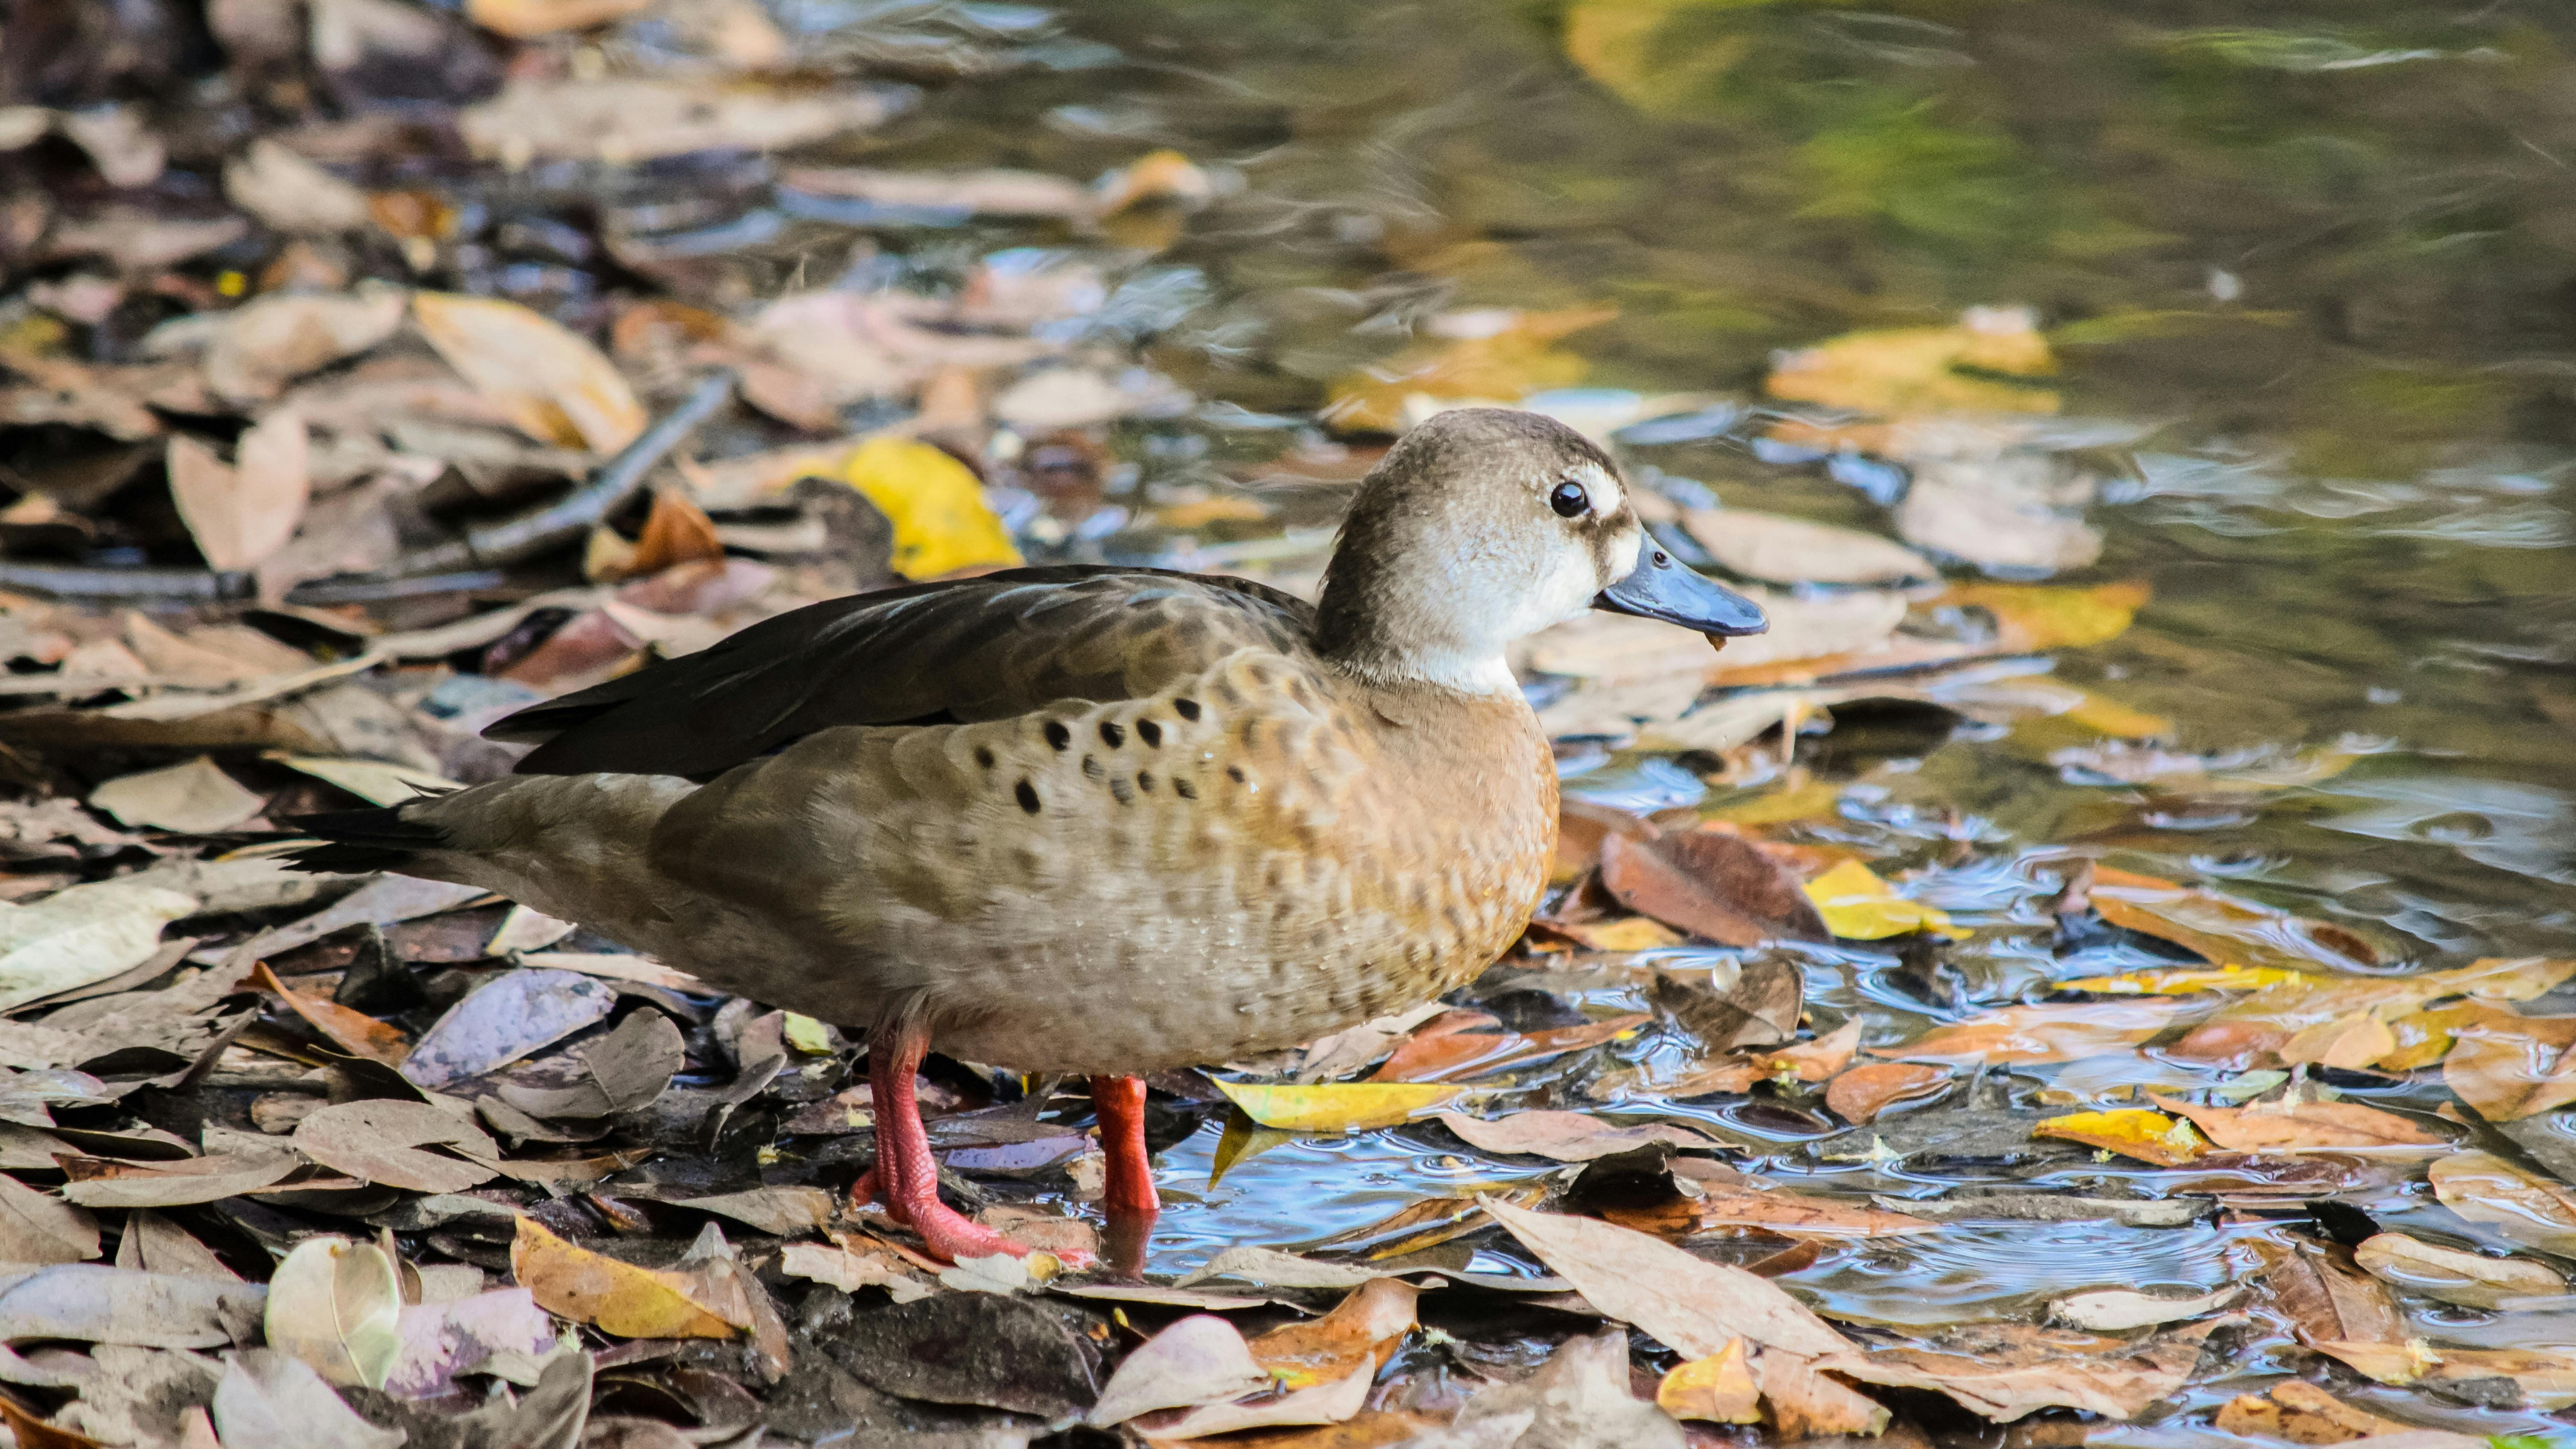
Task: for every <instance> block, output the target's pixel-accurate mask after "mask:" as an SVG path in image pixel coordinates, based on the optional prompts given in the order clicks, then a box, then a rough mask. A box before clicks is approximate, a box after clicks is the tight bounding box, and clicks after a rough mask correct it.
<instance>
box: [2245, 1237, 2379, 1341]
mask: <svg viewBox="0 0 2576 1449" xmlns="http://www.w3.org/2000/svg"><path fill="white" fill-rule="evenodd" d="M2247 1246H2249V1247H2250V1248H2251V1249H2252V1250H2253V1253H2254V1256H2255V1258H2256V1260H2257V1261H2258V1262H2260V1263H2261V1264H2262V1274H2263V1276H2262V1278H2261V1280H2260V1282H2259V1283H2258V1285H2257V1287H2258V1291H2259V1292H2260V1293H2261V1295H2262V1297H2261V1301H2262V1303H2263V1305H2264V1306H2265V1307H2267V1308H2270V1309H2271V1310H2272V1311H2273V1312H2274V1313H2276V1314H2278V1315H2279V1316H2280V1317H2281V1318H2282V1319H2283V1320H2284V1321H2285V1322H2287V1323H2288V1324H2289V1325H2290V1331H2291V1333H2292V1334H2294V1335H2295V1336H2296V1337H2297V1338H2298V1340H2299V1342H2301V1343H2304V1344H2307V1345H2309V1346H2311V1347H2314V1346H2315V1345H2317V1344H2319V1343H2324V1342H2329V1341H2347V1342H2361V1343H2401V1342H2403V1341H2405V1338H2406V1336H2407V1329H2406V1320H2405V1317H2404V1316H2403V1315H2402V1314H2400V1313H2399V1312H2398V1311H2397V1300H2396V1299H2395V1298H2393V1297H2391V1296H2389V1292H2388V1285H2386V1284H2384V1283H2382V1282H2380V1281H2379V1280H2378V1279H2376V1278H2373V1277H2371V1276H2370V1275H2369V1274H2367V1273H2365V1272H2363V1271H2361V1269H2360V1268H2358V1267H2356V1266H2355V1265H2354V1264H2353V1261H2352V1250H2351V1249H2349V1248H2344V1247H2340V1246H2335V1245H2330V1244H2325V1243H2319V1242H2315V1241H2313V1240H2310V1239H2298V1240H2295V1241H2293V1242H2288V1243H2281V1242H2275V1241H2273V1240H2271V1239H2268V1238H2253V1239H2249V1240H2248V1243H2247Z"/></svg>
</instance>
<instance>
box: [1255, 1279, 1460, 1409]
mask: <svg viewBox="0 0 2576 1449" xmlns="http://www.w3.org/2000/svg"><path fill="white" fill-rule="evenodd" d="M1421 1291H1422V1290H1420V1289H1418V1288H1416V1287H1414V1286H1413V1285H1412V1284H1410V1283H1407V1282H1405V1281H1403V1280H1402V1279H1400V1278H1372V1279H1370V1280H1369V1281H1367V1282H1365V1283H1362V1284H1360V1285H1359V1286H1358V1287H1356V1288H1353V1289H1352V1290H1351V1292H1350V1296H1348V1297H1346V1298H1344V1299H1343V1300H1342V1301H1341V1302H1340V1303H1338V1304H1335V1305H1334V1306H1333V1310H1332V1311H1331V1312H1330V1313H1327V1314H1325V1315H1324V1316H1323V1317H1321V1318H1316V1319H1310V1320H1307V1321H1305V1322H1292V1323H1283V1324H1281V1325H1280V1326H1279V1327H1277V1328H1274V1329H1272V1330H1270V1331H1269V1332H1268V1333H1265V1334H1263V1335H1261V1336H1260V1337H1259V1338H1256V1339H1254V1340H1252V1342H1251V1344H1250V1351H1251V1354H1252V1357H1253V1361H1254V1362H1256V1363H1258V1364H1259V1365H1260V1366H1261V1368H1262V1371H1263V1372H1265V1373H1267V1374H1269V1375H1270V1376H1271V1377H1272V1378H1274V1379H1277V1380H1278V1381H1279V1382H1280V1383H1281V1384H1282V1385H1283V1386H1285V1387H1287V1388H1290V1389H1303V1388H1309V1387H1312V1386H1314V1385H1316V1384H1322V1383H1334V1382H1338V1381H1340V1380H1341V1379H1344V1378H1346V1377H1348V1376H1349V1375H1350V1374H1351V1373H1352V1372H1353V1371H1354V1370H1356V1369H1359V1368H1363V1367H1365V1368H1367V1369H1368V1370H1370V1372H1371V1373H1372V1374H1374V1373H1375V1371H1376V1370H1377V1369H1378V1368H1380V1367H1382V1366H1384V1364H1385V1363H1386V1361H1387V1360H1388V1359H1389V1358H1391V1357H1393V1356H1394V1354H1395V1350H1396V1346H1397V1345H1398V1344H1399V1343H1400V1342H1402V1340H1403V1338H1404V1335H1406V1334H1407V1333H1410V1332H1412V1331H1413V1328H1414V1326H1415V1324H1414V1311H1413V1305H1414V1300H1415V1299H1416V1298H1418V1297H1420V1296H1421Z"/></svg>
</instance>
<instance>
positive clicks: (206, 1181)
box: [61, 1150, 304, 1208]
mask: <svg viewBox="0 0 2576 1449" xmlns="http://www.w3.org/2000/svg"><path fill="white" fill-rule="evenodd" d="M61 1164H62V1167H63V1171H64V1173H65V1175H66V1176H68V1177H69V1178H70V1181H68V1182H66V1183H64V1184H63V1196H64V1197H65V1198H66V1199H68V1200H70V1201H72V1202H76V1203H79V1204H81V1205H82V1206H84V1207H96V1208H169V1207H186V1206H188V1205H190V1204H192V1203H201V1202H221V1201H222V1200H224V1199H225V1198H228V1197H239V1196H241V1195H242V1194H244V1193H249V1192H256V1191H258V1190H259V1189H261V1188H263V1187H267V1186H269V1185H271V1184H273V1183H276V1182H279V1181H281V1180H283V1179H285V1178H287V1177H289V1176H291V1175H292V1174H294V1173H295V1172H296V1170H297V1169H299V1168H301V1167H303V1166H304V1163H303V1161H302V1160H301V1159H299V1158H298V1157H297V1156H296V1155H295V1154H294V1153H292V1152H287V1151H282V1150H269V1151H261V1152H242V1153H231V1152H220V1153H216V1154H214V1155H213V1156H210V1157H190V1158H184V1159H182V1160H180V1161H177V1162H109V1161H103V1160H101V1159H98V1158H94V1157H68V1158H63V1159H61Z"/></svg>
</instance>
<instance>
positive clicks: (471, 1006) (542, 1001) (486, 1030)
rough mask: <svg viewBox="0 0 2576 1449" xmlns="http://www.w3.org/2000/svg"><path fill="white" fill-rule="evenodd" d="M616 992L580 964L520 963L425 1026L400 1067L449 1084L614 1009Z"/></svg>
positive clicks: (414, 1076)
mask: <svg viewBox="0 0 2576 1449" xmlns="http://www.w3.org/2000/svg"><path fill="white" fill-rule="evenodd" d="M616 1006H617V993H616V991H615V990H613V989H611V988H610V987H608V986H605V985H602V984H601V983H600V982H599V981H598V980H597V979H596V978H594V977H590V976H585V975H583V974H581V973H579V972H575V971H540V970H532V969H528V968H525V967H522V968H521V969H519V970H515V971H509V972H505V973H503V974H502V975H500V976H497V977H495V978H493V979H492V980H490V981H488V982H485V983H484V984H483V985H481V986H479V987H476V988H475V989H474V991H473V993H472V994H471V995H469V996H467V997H466V998H465V999H464V1000H462V1001H460V1002H458V1003H456V1004H455V1005H454V1006H451V1007H449V1008H448V1009H447V1012H446V1014H445V1015H443V1016H441V1017H439V1019H438V1020H437V1021H436V1022H435V1023H434V1024H432V1025H431V1027H430V1028H429V1030H428V1031H425V1032H423V1033H421V1038H420V1041H419V1042H418V1044H416V1045H415V1046H413V1047H412V1049H411V1055H410V1056H409V1057H407V1058H405V1059H404V1061H403V1064H402V1073H403V1075H404V1076H405V1077H408V1078H410V1079H411V1080H412V1081H414V1082H416V1083H418V1084H420V1085H421V1086H424V1087H429V1088H433V1089H436V1088H444V1087H447V1086H451V1085H453V1084H454V1083H457V1082H461V1081H464V1080H465V1079H467V1078H469V1077H479V1076H482V1075H483V1074H485V1073H486V1072H495V1071H499V1070H500V1069H501V1068H503V1067H506V1066H508V1065H509V1064H510V1063H512V1062H515V1061H517V1060H519V1059H520V1058H521V1057H524V1056H526V1055H528V1054H529V1053H530V1052H533V1051H536V1050H538V1049H540V1048H542V1047H545V1046H548V1045H551V1044H552V1043H555V1042H558V1041H561V1040H563V1039H564V1038H565V1037H568V1036H570V1035H572V1034H573V1033H574V1032H577V1031H580V1030H581V1029H582V1028H584V1027H587V1026H589V1025H591V1024H593V1023H594V1022H598V1021H601V1020H603V1019H605V1018H606V1017H607V1015H608V1014H609V1012H611V1011H613V1010H615V1009H616Z"/></svg>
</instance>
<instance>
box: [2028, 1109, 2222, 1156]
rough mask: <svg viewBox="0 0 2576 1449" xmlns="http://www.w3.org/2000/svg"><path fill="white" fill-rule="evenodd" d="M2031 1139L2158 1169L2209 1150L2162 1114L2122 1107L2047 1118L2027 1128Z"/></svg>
mask: <svg viewBox="0 0 2576 1449" xmlns="http://www.w3.org/2000/svg"><path fill="white" fill-rule="evenodd" d="M2030 1134H2031V1135H2032V1136H2033V1137H2056V1138H2061V1139H2063V1140H2065V1141H2068V1142H2081V1143H2083V1144H2084V1145H2085V1146H2087V1147H2099V1148H2102V1149H2103V1150H2105V1151H2108V1152H2116V1153H2119V1154H2120V1155H2121V1156H2123V1157H2134V1158H2136V1159H2138V1160H2139V1161H2140V1162H2152V1163H2154V1164H2155V1165H2156V1166H2158V1167H2180V1166H2182V1165H2183V1164H2185V1163H2188V1162H2191V1161H2193V1160H2194V1159H2196V1158H2199V1157H2200V1156H2202V1155H2203V1154H2204V1153H2206V1152H2208V1151H2209V1144H2208V1143H2206V1142H2204V1141H2202V1140H2201V1137H2200V1134H2199V1133H2197V1132H2194V1131H2193V1130H2191V1124H2190V1123H2188V1122H2177V1121H2175V1120H2174V1119H2173V1118H2171V1117H2168V1116H2166V1115H2165V1114H2164V1113H2162V1112H2150V1111H2148V1110H2147V1109H2145V1108H2144V1107H2123V1108H2120V1109H2119V1110H2117V1111H2111V1112H2074V1113H2069V1114H2068V1115H2066V1116H2064V1117H2051V1118H2049V1119H2048V1120H2047V1121H2045V1122H2042V1123H2040V1124H2039V1125H2038V1126H2036V1127H2033V1128H2032V1129H2030Z"/></svg>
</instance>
